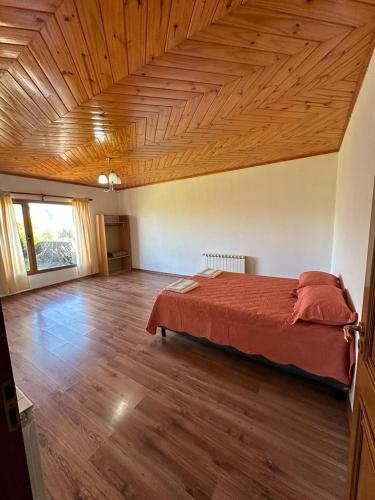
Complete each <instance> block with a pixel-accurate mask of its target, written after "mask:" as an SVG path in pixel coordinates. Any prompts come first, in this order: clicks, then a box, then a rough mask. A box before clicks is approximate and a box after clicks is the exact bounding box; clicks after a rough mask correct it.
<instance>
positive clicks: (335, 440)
mask: <svg viewBox="0 0 375 500" xmlns="http://www.w3.org/2000/svg"><path fill="white" fill-rule="evenodd" d="M173 280H174V278H173V277H170V276H167V275H158V274H152V273H146V272H141V271H134V272H132V273H130V274H118V275H114V276H111V277H110V278H101V277H90V278H86V279H81V280H76V281H72V282H69V283H65V284H60V285H56V286H53V287H49V288H45V289H39V290H34V291H31V292H27V293H24V294H20V295H16V296H12V297H8V298H6V299H4V300H3V309H4V315H5V321H6V327H7V335H8V341H9V346H10V351H11V358H12V363H13V369H14V375H15V379H16V383H17V385H19V387H20V388H21V389H22V390H23V391H24V392H25V393H26V394H27V395H28V396H29V397H30V398H31V399H32V400H33V402H34V404H35V410H34V412H35V419H36V424H37V428H38V433H39V438H40V447H41V455H42V464H43V472H44V477H45V482H46V486H47V490H48V494H49V496H50V498H51V499H53V500H65V499H67V500H73V499H74V500H78V499H80V500H81V499H95V500H101V499H108V500H116V499H124V498H125V499H139V500H153V499H155V500H180V499H181V500H184V499H189V498H195V499H212V500H245V499H246V500H248V499H249V500H253V499H255V500H256V499H276V500H284V499H285V500H288V499H289V500H305V499H306V500H310V499H311V500H320V499H326V500H331V499H339V500H342V499H343V498H344V491H345V479H346V467H347V454H348V438H349V431H348V422H347V414H346V405H345V403H344V402H339V401H336V400H335V399H334V398H333V395H332V393H331V390H330V389H329V388H326V387H324V386H321V385H320V384H317V383H315V382H312V381H307V380H304V379H302V378H298V377H296V376H293V375H290V374H286V373H283V372H281V371H279V370H277V369H275V368H272V367H268V366H263V365H260V364H257V363H255V362H252V361H249V360H246V359H243V358H241V357H240V356H237V355H236V354H234V353H229V352H224V351H222V350H219V349H216V348H214V347H210V346H207V345H204V344H202V343H199V342H196V341H194V340H192V339H190V338H189V337H186V336H183V335H178V334H174V333H171V332H168V333H167V337H166V338H165V339H164V338H162V337H161V335H160V334H158V335H156V336H151V335H149V334H148V333H147V332H146V331H145V324H146V322H147V319H148V315H149V313H150V310H151V307H152V304H153V301H154V298H155V296H156V294H157V293H158V291H159V290H160V289H161V288H162V287H164V286H165V285H167V284H169V283H170V282H171V281H173Z"/></svg>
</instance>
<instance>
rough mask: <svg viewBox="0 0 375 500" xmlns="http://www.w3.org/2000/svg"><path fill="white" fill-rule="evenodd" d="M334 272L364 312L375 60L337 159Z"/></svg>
mask: <svg viewBox="0 0 375 500" xmlns="http://www.w3.org/2000/svg"><path fill="white" fill-rule="evenodd" d="M338 165H339V166H338V175H337V194H336V209H335V225H334V243H333V254H332V271H333V272H334V273H335V274H341V275H342V277H343V280H344V283H345V286H346V287H347V288H348V290H349V292H350V295H351V297H352V300H353V302H354V305H355V307H356V309H357V311H358V312H359V314H360V313H361V310H362V301H363V287H364V280H365V272H366V259H367V247H368V242H369V228H370V217H371V206H372V194H373V188H374V176H375V56H373V57H372V60H371V63H370V65H369V67H368V70H367V73H366V76H365V79H364V81H363V84H362V88H361V91H360V93H359V96H358V99H357V102H356V105H355V107H354V110H353V113H352V116H351V119H350V122H349V126H348V128H347V130H346V134H345V137H344V141H343V143H342V146H341V149H340V152H339V158H338Z"/></svg>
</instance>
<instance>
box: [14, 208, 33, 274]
mask: <svg viewBox="0 0 375 500" xmlns="http://www.w3.org/2000/svg"><path fill="white" fill-rule="evenodd" d="M13 208H14V212H15V215H16V222H17V227H18V234H19V235H20V241H21V246H22V253H23V258H24V259H25V266H26V271H30V259H29V254H28V252H27V243H26V231H25V222H24V220H23V211H22V205H20V204H19V203H13Z"/></svg>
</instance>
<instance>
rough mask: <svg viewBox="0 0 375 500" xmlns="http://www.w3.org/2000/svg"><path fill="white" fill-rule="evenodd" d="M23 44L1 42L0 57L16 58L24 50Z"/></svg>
mask: <svg viewBox="0 0 375 500" xmlns="http://www.w3.org/2000/svg"><path fill="white" fill-rule="evenodd" d="M22 49H23V46H22V45H16V44H9V43H1V42H0V57H2V58H6V59H16V58H17V57H18V56H19V55H20V54H21V52H22Z"/></svg>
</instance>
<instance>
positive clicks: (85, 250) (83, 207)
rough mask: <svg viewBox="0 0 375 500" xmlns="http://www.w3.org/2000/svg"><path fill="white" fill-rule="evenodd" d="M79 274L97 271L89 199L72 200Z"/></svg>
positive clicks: (85, 274) (84, 274)
mask: <svg viewBox="0 0 375 500" xmlns="http://www.w3.org/2000/svg"><path fill="white" fill-rule="evenodd" d="M72 207H73V223H74V229H75V236H76V250H77V270H78V275H79V276H87V275H88V274H94V273H96V272H97V268H98V266H97V255H96V245H95V236H94V225H93V221H92V216H91V211H90V204H89V200H80V199H76V200H73V201H72Z"/></svg>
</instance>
